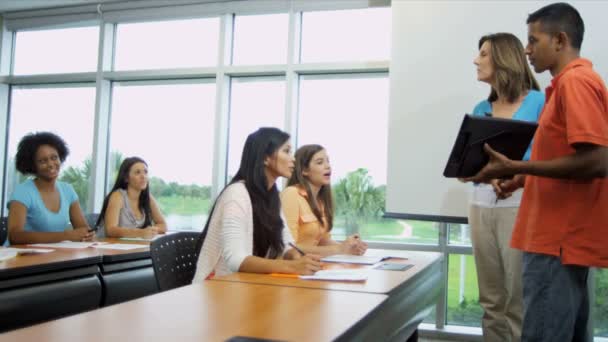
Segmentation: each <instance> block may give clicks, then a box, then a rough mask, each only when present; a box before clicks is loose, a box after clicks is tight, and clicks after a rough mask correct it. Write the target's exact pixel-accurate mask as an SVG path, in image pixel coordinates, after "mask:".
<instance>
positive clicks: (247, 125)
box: [226, 77, 285, 181]
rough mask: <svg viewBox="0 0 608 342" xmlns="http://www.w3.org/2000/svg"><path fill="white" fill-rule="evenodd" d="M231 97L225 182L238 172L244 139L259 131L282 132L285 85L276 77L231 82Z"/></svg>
mask: <svg viewBox="0 0 608 342" xmlns="http://www.w3.org/2000/svg"><path fill="white" fill-rule="evenodd" d="M231 93H232V94H231V97H230V128H229V133H228V134H229V135H228V136H229V140H228V175H227V176H228V177H226V180H227V181H230V180H231V179H232V177H233V176H234V175H235V174H236V172H237V171H238V169H239V165H240V163H241V154H242V152H243V146H244V145H245V139H246V138H247V135H249V134H250V133H252V132H253V131H255V130H257V129H258V128H260V127H277V128H279V129H283V126H284V119H285V115H284V113H285V81H284V80H283V79H282V78H276V77H273V78H250V77H241V78H233V79H232V92H231Z"/></svg>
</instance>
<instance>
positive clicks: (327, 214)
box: [281, 145, 367, 255]
mask: <svg viewBox="0 0 608 342" xmlns="http://www.w3.org/2000/svg"><path fill="white" fill-rule="evenodd" d="M281 205H282V208H283V213H284V214H285V219H286V220H287V225H288V226H289V229H290V230H291V234H292V235H293V237H294V239H295V240H296V241H297V243H298V245H300V246H312V247H314V246H318V248H317V252H318V253H319V254H321V255H332V254H355V255H363V254H364V253H365V251H366V250H367V244H366V243H365V242H363V241H361V239H360V238H359V236H358V235H352V236H349V237H348V238H347V239H346V240H344V241H343V242H341V243H338V242H336V241H334V240H333V239H332V238H331V234H330V232H331V229H332V226H333V217H334V203H333V200H332V194H331V165H330V163H329V156H328V155H327V151H326V150H325V149H324V148H323V147H322V146H321V145H304V146H302V147H300V148H299V149H298V151H297V152H296V163H295V170H294V172H293V173H292V175H291V177H290V178H289V182H288V187H287V188H285V190H283V192H282V193H281Z"/></svg>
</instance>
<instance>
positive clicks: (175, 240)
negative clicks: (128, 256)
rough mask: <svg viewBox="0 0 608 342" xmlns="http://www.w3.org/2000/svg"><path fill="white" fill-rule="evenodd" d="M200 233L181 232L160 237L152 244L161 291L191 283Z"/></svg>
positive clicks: (153, 261)
mask: <svg viewBox="0 0 608 342" xmlns="http://www.w3.org/2000/svg"><path fill="white" fill-rule="evenodd" d="M199 235H200V233H198V232H180V233H174V234H168V235H166V236H163V237H160V238H158V239H156V240H154V241H152V243H151V244H150V256H151V257H152V265H153V266H154V275H155V276H156V283H157V284H158V289H159V290H160V291H166V290H170V289H174V288H176V287H180V286H184V285H189V284H191V283H192V278H194V272H195V271H196V262H197V260H198V252H199V251H198V250H196V242H197V241H198V238H199Z"/></svg>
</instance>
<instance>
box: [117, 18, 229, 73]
mask: <svg viewBox="0 0 608 342" xmlns="http://www.w3.org/2000/svg"><path fill="white" fill-rule="evenodd" d="M116 31H117V32H116V58H115V65H114V69H116V70H134V69H161V68H187V67H190V68H192V67H204V66H215V65H216V64H217V55H218V40H219V19H218V18H208V19H192V20H174V21H162V22H148V23H135V24H119V25H118V26H117V29H116Z"/></svg>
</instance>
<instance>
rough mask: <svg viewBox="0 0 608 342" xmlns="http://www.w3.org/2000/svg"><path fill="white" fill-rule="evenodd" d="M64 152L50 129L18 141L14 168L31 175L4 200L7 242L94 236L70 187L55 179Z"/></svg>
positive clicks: (52, 240) (46, 240)
mask: <svg viewBox="0 0 608 342" xmlns="http://www.w3.org/2000/svg"><path fill="white" fill-rule="evenodd" d="M68 154H69V150H68V147H67V145H66V143H65V141H63V139H61V138H60V137H59V136H57V135H55V134H53V133H50V132H38V133H31V134H28V135H26V136H24V137H23V138H22V139H21V141H20V142H19V145H18V147H17V156H16V167H17V171H19V172H21V173H22V174H23V175H30V176H33V178H30V179H28V180H26V181H25V182H23V183H21V184H19V185H18V186H17V187H16V188H15V190H14V191H13V193H12V195H11V197H10V199H9V201H8V210H9V214H8V238H9V242H10V243H11V244H31V243H48V242H59V241H64V240H70V241H91V240H92V239H93V237H94V236H95V233H94V232H92V231H90V228H89V226H88V224H87V221H86V219H85V217H84V214H83V213H82V209H81V208H80V204H79V203H78V195H77V194H76V192H75V191H74V188H72V186H71V185H70V184H67V183H64V182H61V181H59V180H58V178H59V170H60V168H61V164H62V163H63V162H64V161H65V159H66V158H67V156H68ZM70 224H71V226H72V227H73V228H71V227H70Z"/></svg>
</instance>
